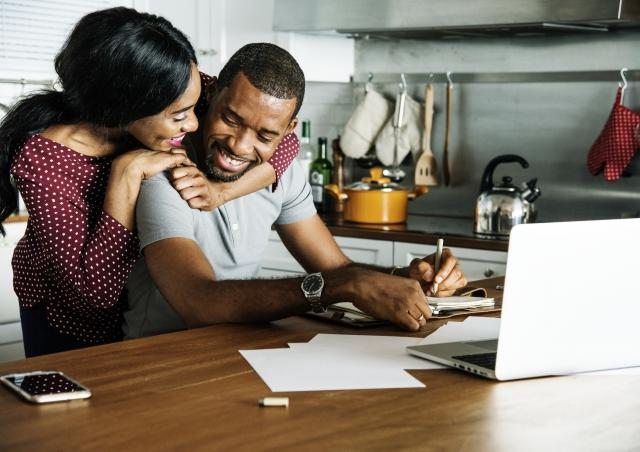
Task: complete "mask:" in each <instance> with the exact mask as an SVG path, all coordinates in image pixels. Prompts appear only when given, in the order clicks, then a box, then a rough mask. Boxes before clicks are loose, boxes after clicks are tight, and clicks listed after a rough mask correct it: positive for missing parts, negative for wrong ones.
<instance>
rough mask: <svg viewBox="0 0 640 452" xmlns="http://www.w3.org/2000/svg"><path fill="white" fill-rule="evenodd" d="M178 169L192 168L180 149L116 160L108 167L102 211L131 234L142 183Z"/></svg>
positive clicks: (128, 154) (144, 151) (136, 153)
mask: <svg viewBox="0 0 640 452" xmlns="http://www.w3.org/2000/svg"><path fill="white" fill-rule="evenodd" d="M181 165H187V166H190V165H193V163H192V162H191V161H190V160H189V159H188V158H187V156H186V152H185V151H184V150H182V149H172V150H171V151H170V152H164V151H150V150H147V149H136V150H133V151H129V152H126V153H124V154H122V155H120V156H118V157H117V158H116V159H115V160H114V161H113V163H112V164H111V173H110V174H109V182H108V183H107V193H106V195H105V198H104V204H103V209H104V211H105V212H107V213H108V214H109V215H111V216H112V217H113V218H114V219H115V220H116V221H118V222H119V223H120V224H122V225H123V226H124V227H126V228H127V229H129V230H131V231H132V230H133V229H134V226H135V208H136V201H137V200H138V193H140V184H141V183H142V181H143V180H144V179H146V178H149V177H151V176H154V175H156V174H158V173H159V172H161V171H165V170H167V169H170V168H175V167H178V166H181Z"/></svg>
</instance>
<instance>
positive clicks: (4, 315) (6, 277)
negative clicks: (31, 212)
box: [0, 222, 27, 343]
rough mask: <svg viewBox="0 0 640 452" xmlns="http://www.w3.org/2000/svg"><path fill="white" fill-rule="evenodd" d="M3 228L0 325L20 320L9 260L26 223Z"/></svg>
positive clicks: (0, 273)
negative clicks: (4, 233) (5, 233)
mask: <svg viewBox="0 0 640 452" xmlns="http://www.w3.org/2000/svg"><path fill="white" fill-rule="evenodd" d="M3 226H4V228H5V231H6V232H7V235H6V236H5V237H0V275H2V277H0V323H6V322H15V321H19V320H20V309H19V307H18V297H17V296H16V294H15V292H14V291H13V270H12V269H11V258H12V257H13V251H14V250H15V247H16V243H18V240H20V238H21V237H22V236H23V235H24V231H25V229H26V227H27V223H26V222H22V223H6V224H4V225H3ZM0 343H1V342H0Z"/></svg>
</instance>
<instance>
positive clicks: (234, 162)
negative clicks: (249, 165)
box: [222, 151, 246, 166]
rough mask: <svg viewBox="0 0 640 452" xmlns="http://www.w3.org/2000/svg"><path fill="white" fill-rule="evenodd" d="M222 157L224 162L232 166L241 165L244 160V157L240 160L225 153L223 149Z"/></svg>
mask: <svg viewBox="0 0 640 452" xmlns="http://www.w3.org/2000/svg"><path fill="white" fill-rule="evenodd" d="M222 157H223V158H224V161H225V162H227V163H228V164H229V165H233V166H240V165H242V164H243V163H245V162H246V160H244V159H242V160H241V159H236V158H233V157H231V156H230V155H229V154H228V153H226V152H224V151H223V152H222Z"/></svg>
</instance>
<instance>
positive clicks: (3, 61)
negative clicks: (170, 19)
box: [0, 0, 132, 79]
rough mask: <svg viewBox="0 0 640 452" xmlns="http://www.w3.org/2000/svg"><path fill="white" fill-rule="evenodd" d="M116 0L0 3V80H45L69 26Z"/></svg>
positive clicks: (10, 0)
mask: <svg viewBox="0 0 640 452" xmlns="http://www.w3.org/2000/svg"><path fill="white" fill-rule="evenodd" d="M131 4H132V2H131V1H129V2H128V5H127V2H125V1H122V0H120V1H118V0H87V1H84V0H0V77H3V78H49V79H51V78H52V77H53V76H54V74H55V73H54V69H53V60H54V58H55V56H56V54H57V53H58V51H59V50H60V47H62V44H63V43H64V41H65V39H66V37H67V35H68V34H69V32H70V31H71V29H72V27H73V25H74V24H75V23H76V22H77V21H78V20H79V19H80V18H81V17H82V16H84V15H85V14H87V13H89V12H91V11H96V10H100V9H105V8H110V7H112V6H117V5H123V6H131Z"/></svg>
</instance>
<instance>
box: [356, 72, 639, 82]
mask: <svg viewBox="0 0 640 452" xmlns="http://www.w3.org/2000/svg"><path fill="white" fill-rule="evenodd" d="M625 74H626V78H627V80H628V81H630V82H631V81H640V70H629V71H627V72H626V73H625ZM400 75H401V74H400V73H389V72H384V73H375V72H374V73H371V72H368V73H362V74H356V75H355V76H353V81H354V82H355V83H367V82H371V83H398V81H399V80H400ZM404 76H405V80H406V82H407V83H427V82H430V83H446V82H447V73H446V72H422V73H420V72H412V73H407V72H405V73H404ZM451 78H452V79H453V82H454V83H548V82H619V81H620V69H613V70H609V71H556V72H452V73H451Z"/></svg>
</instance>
